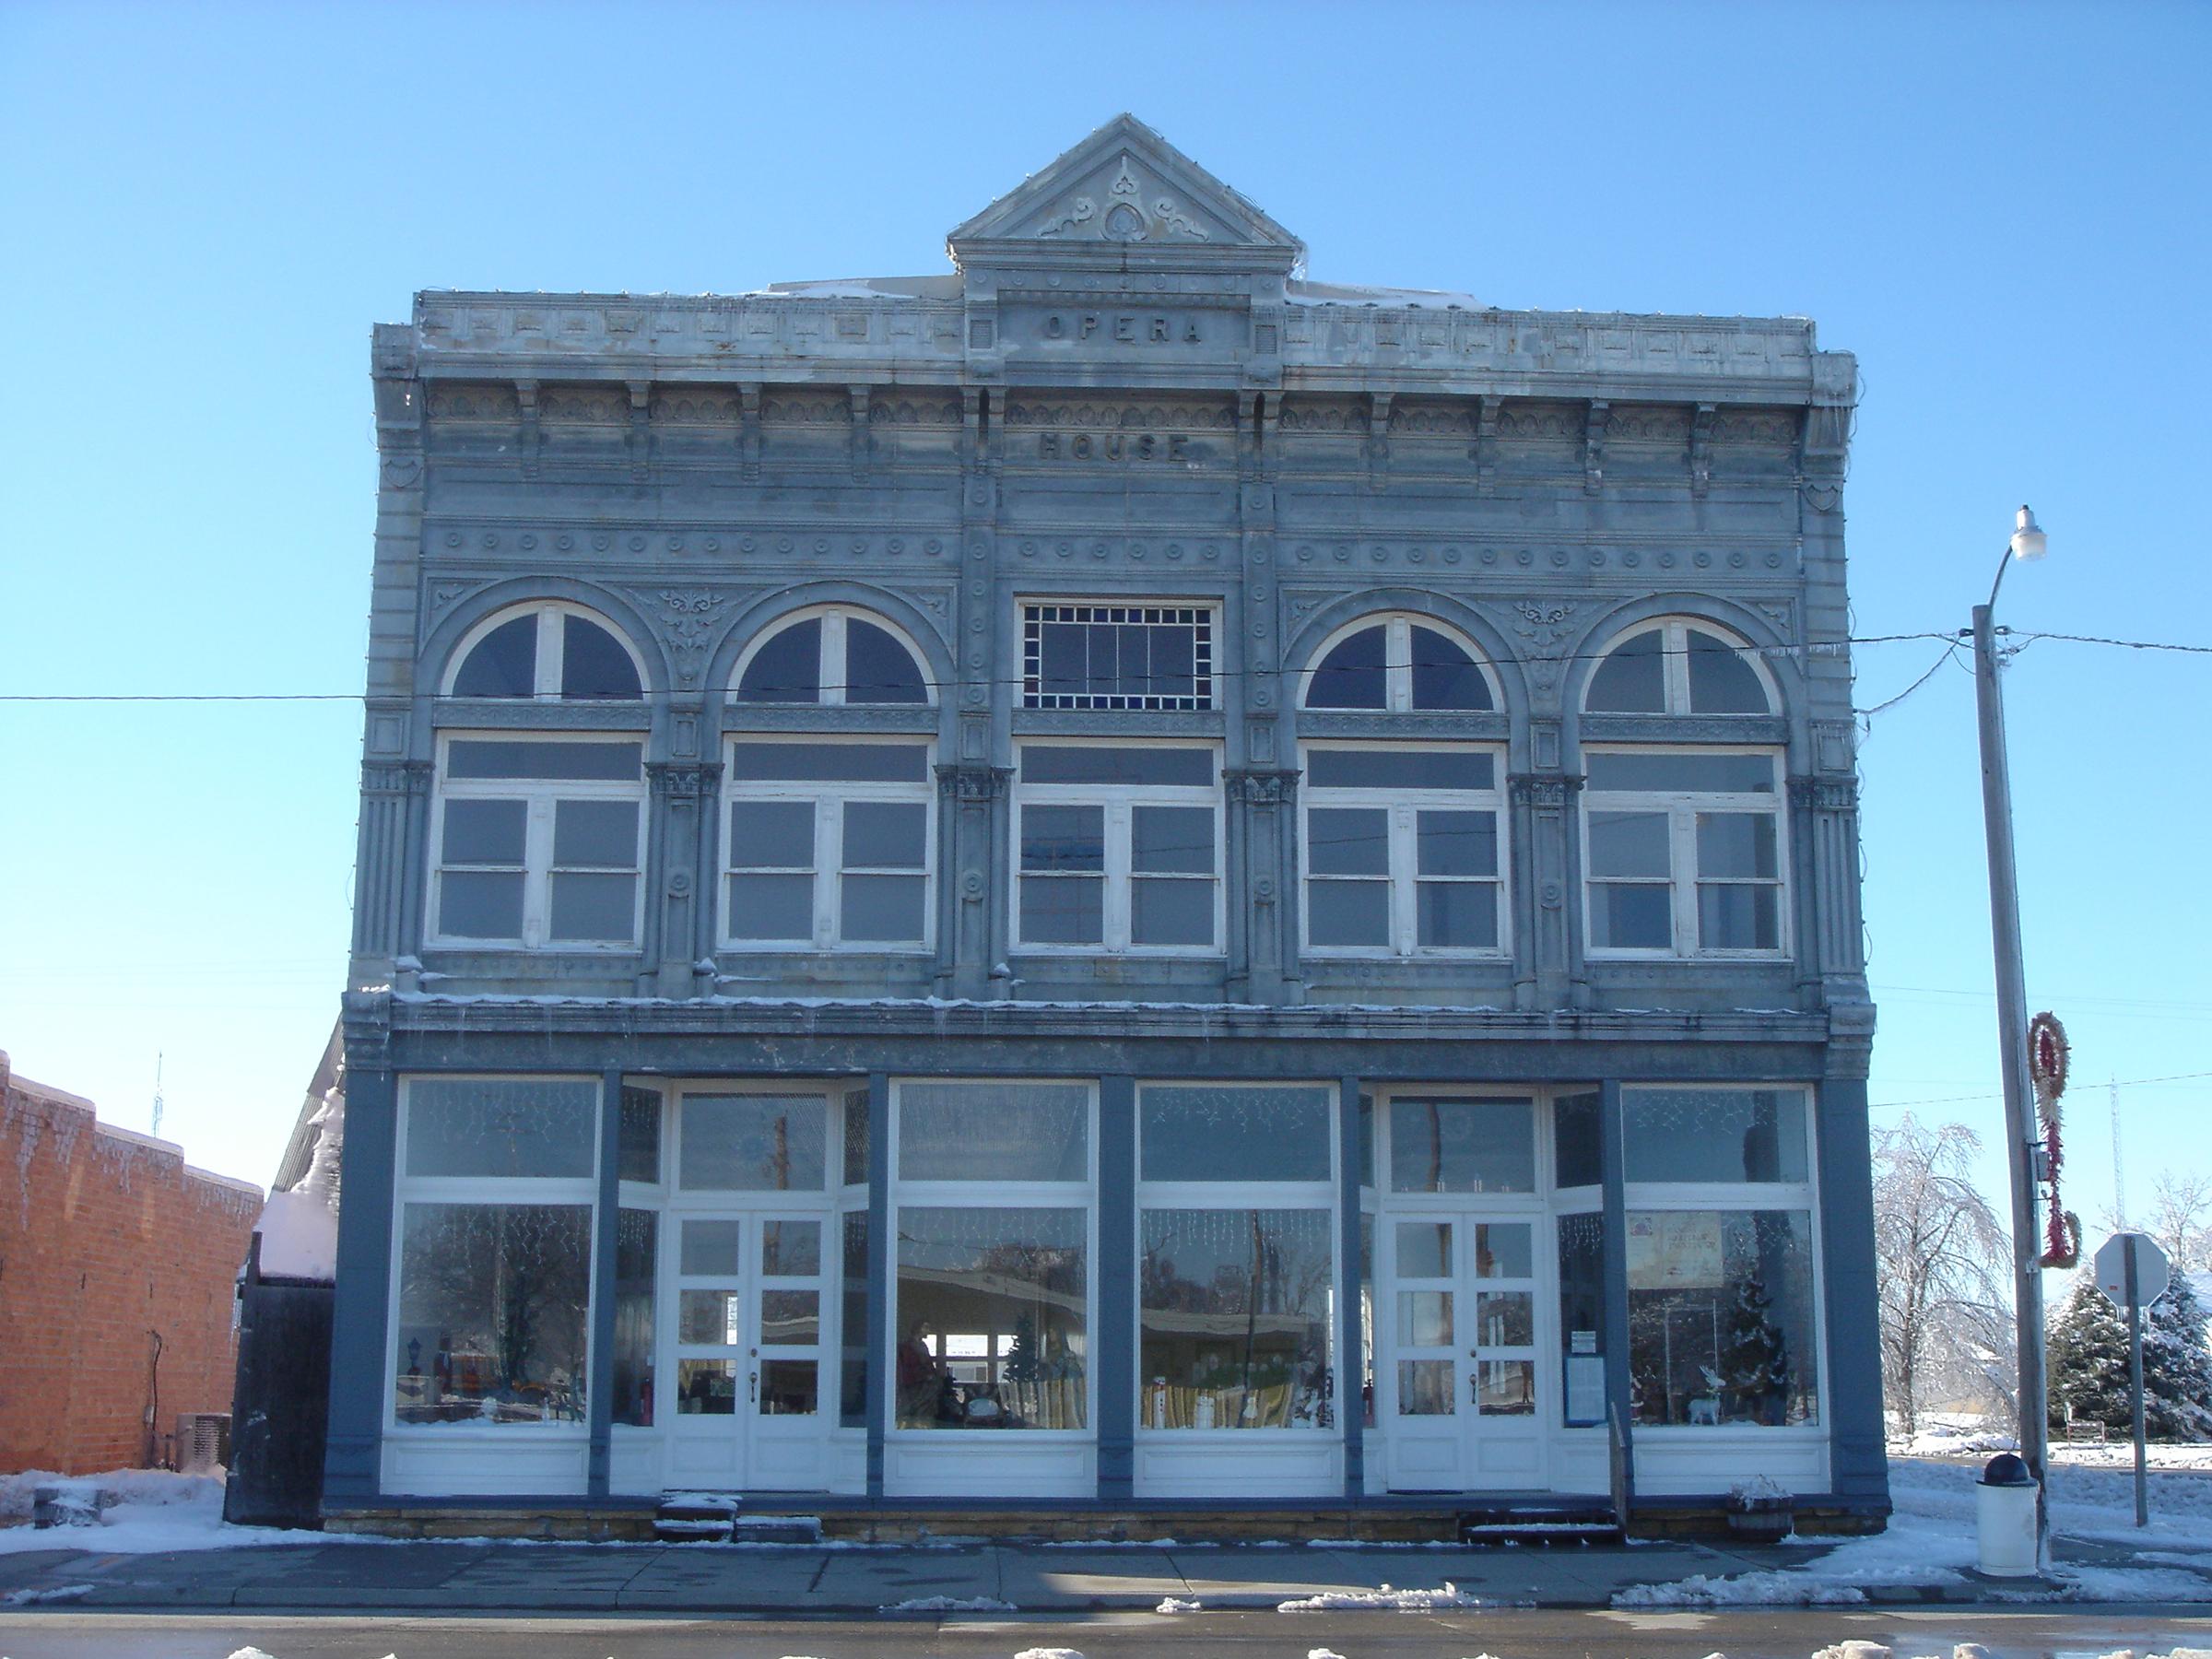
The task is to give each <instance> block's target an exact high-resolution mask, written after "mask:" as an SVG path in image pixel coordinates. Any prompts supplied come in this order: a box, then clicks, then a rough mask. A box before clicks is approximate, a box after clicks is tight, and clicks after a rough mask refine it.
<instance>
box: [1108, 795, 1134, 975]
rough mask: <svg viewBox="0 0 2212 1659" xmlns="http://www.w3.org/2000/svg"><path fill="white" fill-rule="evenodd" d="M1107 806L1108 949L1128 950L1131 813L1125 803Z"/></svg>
mask: <svg viewBox="0 0 2212 1659" xmlns="http://www.w3.org/2000/svg"><path fill="white" fill-rule="evenodd" d="M1105 806H1106V872H1105V875H1104V877H1103V878H1102V879H1103V880H1104V881H1105V883H1106V893H1105V927H1104V929H1103V931H1104V933H1105V935H1106V948H1107V949H1109V950H1126V949H1128V948H1129V910H1130V902H1129V893H1130V883H1131V877H1130V872H1129V863H1130V830H1129V823H1130V812H1129V803H1128V802H1127V801H1126V800H1110V801H1108V802H1107V803H1106V804H1105Z"/></svg>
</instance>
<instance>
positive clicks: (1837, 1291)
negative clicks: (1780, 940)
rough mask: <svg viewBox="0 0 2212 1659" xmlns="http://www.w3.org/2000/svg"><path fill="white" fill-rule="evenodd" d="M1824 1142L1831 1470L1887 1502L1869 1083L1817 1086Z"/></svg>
mask: <svg viewBox="0 0 2212 1659" xmlns="http://www.w3.org/2000/svg"><path fill="white" fill-rule="evenodd" d="M1814 1122H1815V1124H1817V1125H1818V1131H1817V1132H1818V1138H1819V1148H1820V1241H1821V1263H1820V1269H1821V1276H1822V1279H1823V1287H1822V1288H1823V1295H1822V1308H1823V1314H1824V1317H1825V1319H1826V1321H1827V1324H1828V1332H1827V1337H1828V1341H1827V1348H1828V1397H1827V1398H1826V1399H1825V1400H1822V1401H1821V1402H1820V1408H1821V1410H1822V1411H1823V1412H1824V1413H1825V1414H1826V1417H1827V1420H1828V1425H1829V1430H1828V1434H1829V1442H1828V1443H1829V1478H1830V1487H1831V1488H1832V1489H1833V1490H1834V1491H1835V1493H1836V1494H1837V1496H1839V1497H1843V1498H1855V1499H1860V1500H1874V1501H1876V1502H1877V1503H1886V1502H1887V1501H1888V1496H1889V1465H1888V1453H1887V1452H1886V1451H1885V1449H1884V1446H1883V1441H1882V1359H1881V1352H1882V1350H1881V1329H1880V1318H1881V1316H1880V1308H1879V1302H1878V1300H1877V1299H1878V1288H1877V1285H1876V1282H1875V1273H1876V1268H1875V1259H1874V1167H1873V1154H1872V1149H1871V1146H1870V1143H1869V1140H1868V1135H1867V1123H1866V1083H1865V1079H1864V1078H1839V1079H1834V1080H1831V1081H1830V1082H1827V1083H1823V1084H1822V1085H1821V1086H1820V1100H1819V1109H1818V1112H1816V1113H1815V1115H1814Z"/></svg>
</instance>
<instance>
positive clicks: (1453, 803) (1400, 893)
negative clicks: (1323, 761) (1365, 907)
mask: <svg viewBox="0 0 2212 1659" xmlns="http://www.w3.org/2000/svg"><path fill="white" fill-rule="evenodd" d="M1317 749H1335V750H1351V751H1366V752H1371V751H1374V750H1379V749H1388V750H1391V751H1394V752H1396V753H1402V754H1419V753H1430V754H1434V753H1440V752H1451V753H1455V754H1480V755H1488V756H1489V757H1490V787H1489V788H1488V789H1403V790H1400V789H1392V790H1382V789H1342V788H1330V787H1325V786H1316V785H1314V784H1312V783H1311V782H1309V783H1307V784H1306V785H1305V786H1304V787H1303V788H1301V789H1300V791H1299V809H1298V814H1299V815H1298V846H1299V866H1300V879H1299V912H1298V927H1299V939H1300V954H1301V955H1304V956H1311V957H1347V958H1355V959H1366V960H1370V961H1394V960H1399V959H1406V958H1418V957H1438V958H1449V959H1460V960H1466V959H1474V960H1492V959H1503V958H1507V957H1511V956H1512V952H1513V940H1512V905H1511V904H1509V903H1508V902H1507V901H1506V900H1507V897H1508V895H1509V894H1511V892H1512V834H1511V829H1512V826H1511V824H1510V822H1509V820H1508V819H1507V818H1506V816H1505V789H1504V774H1505V763H1506V754H1505V748H1504V746H1503V745H1501V744H1488V743H1397V742H1384V741H1375V742H1365V741H1360V740H1358V739H1346V740H1342V741H1335V740H1332V741H1328V742H1318V741H1317V742H1310V743H1306V744H1303V745H1301V746H1300V752H1301V754H1304V755H1311V754H1312V753H1313V752H1314V751H1315V750H1317ZM1306 773H1307V775H1308V776H1309V777H1311V776H1312V766H1311V765H1310V764H1309V765H1308V766H1307V768H1306ZM1316 808H1319V809H1321V810H1322V811H1324V812H1325V811H1332V810H1334V811H1371V812H1382V813H1384V814H1386V815H1387V817H1388V819H1389V825H1390V873H1389V875H1388V876H1387V877H1376V876H1368V877H1359V876H1329V875H1322V876H1319V877H1316V876H1315V874H1314V871H1313V860H1312V855H1311V853H1310V852H1309V849H1310V848H1311V847H1312V840H1311V839H1310V835H1311V830H1310V825H1311V822H1312V813H1313V811H1314V810H1315V809H1316ZM1424 809H1426V810H1429V811H1431V812H1435V811H1458V812H1488V813H1489V814H1490V816H1491V818H1492V820H1493V821H1494V823H1495V825H1496V828H1497V840H1498V871H1497V874H1496V875H1495V876H1490V877H1479V876H1431V877H1423V876H1422V875H1421V874H1420V871H1419V865H1420V842H1419V832H1420V819H1419V816H1418V815H1419V814H1420V812H1421V811H1422V810H1424ZM1316 880H1321V881H1369V882H1374V883H1377V884H1385V883H1386V884H1387V885H1388V887H1389V888H1390V943H1389V944H1387V945H1316V944H1314V943H1313V942H1312V939H1313V930H1312V889H1313V883H1314V882H1315V881H1316ZM1424 880H1428V881H1449V882H1454V883H1458V884H1460V885H1463V886H1471V885H1474V884H1475V883H1477V882H1481V881H1488V883H1489V884H1490V886H1491V887H1492V888H1494V889H1495V891H1494V892H1493V894H1492V902H1493V904H1494V905H1495V906H1496V909H1497V921H1498V943H1497V944H1495V945H1423V944H1421V943H1420V942H1419V940H1420V912H1419V898H1420V895H1419V890H1418V889H1419V887H1420V884H1421V882H1422V881H1424Z"/></svg>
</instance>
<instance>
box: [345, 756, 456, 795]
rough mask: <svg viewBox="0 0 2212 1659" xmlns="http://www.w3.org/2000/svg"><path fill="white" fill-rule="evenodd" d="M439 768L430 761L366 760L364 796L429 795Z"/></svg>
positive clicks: (363, 782) (364, 767)
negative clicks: (431, 784)
mask: <svg viewBox="0 0 2212 1659" xmlns="http://www.w3.org/2000/svg"><path fill="white" fill-rule="evenodd" d="M437 770H438V769H437V768H436V767H434V766H432V765H431V764H430V762H429V761H428V760H364V761H362V762H361V793H362V794H429V790H430V779H431V777H432V776H433V775H434V774H435V773H436V771H437Z"/></svg>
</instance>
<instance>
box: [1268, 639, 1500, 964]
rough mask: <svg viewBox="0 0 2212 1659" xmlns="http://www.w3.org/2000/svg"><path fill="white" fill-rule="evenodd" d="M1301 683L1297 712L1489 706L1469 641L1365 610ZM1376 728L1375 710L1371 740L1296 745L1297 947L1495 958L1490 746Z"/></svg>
mask: <svg viewBox="0 0 2212 1659" xmlns="http://www.w3.org/2000/svg"><path fill="white" fill-rule="evenodd" d="M1304 692H1305V696H1304V703H1305V707H1306V708H1308V709H1310V710H1314V711H1322V710H1329V711H1344V712H1362V711H1364V712H1371V713H1376V714H1381V715H1383V716H1385V717H1387V716H1388V715H1391V714H1405V713H1416V712H1463V713H1470V714H1481V713H1491V712H1495V711H1496V710H1497V708H1498V692H1497V688H1496V686H1495V685H1494V684H1493V683H1492V681H1491V679H1490V677H1489V671H1488V668H1487V667H1486V666H1485V665H1484V664H1483V662H1482V659H1481V657H1480V656H1479V655H1478V654H1477V652H1476V651H1475V649H1474V647H1473V645H1472V644H1471V643H1469V642H1468V641H1465V640H1464V639H1462V638H1460V637H1459V636H1457V635H1455V634H1453V633H1452V632H1449V631H1447V630H1446V629H1445V628H1444V627H1443V626H1442V625H1441V623H1438V622H1435V621H1433V620H1430V618H1424V617H1418V616H1410V615H1398V616H1382V617H1369V618H1363V619H1362V620H1360V621H1359V622H1356V623H1354V624H1353V625H1352V626H1350V627H1349V628H1347V629H1342V630H1341V631H1339V632H1338V633H1337V634H1335V636H1333V637H1332V638H1331V639H1330V640H1328V641H1324V643H1323V645H1322V648H1321V650H1320V652H1319V653H1317V654H1316V657H1315V660H1314V663H1313V665H1312V667H1311V668H1310V669H1308V670H1307V672H1306V684H1305V688H1304ZM1389 730H1390V727H1389V724H1388V722H1387V719H1386V720H1385V721H1384V722H1383V723H1382V724H1379V725H1377V726H1376V727H1375V728H1374V735H1372V736H1366V735H1363V736H1361V737H1359V738H1353V737H1349V736H1345V737H1336V736H1334V735H1332V736H1328V737H1322V736H1319V735H1317V736H1316V737H1315V738H1314V740H1312V741H1311V742H1308V743H1306V744H1305V745H1304V746H1303V747H1302V750H1301V756H1300V759H1301V764H1302V766H1303V770H1304V772H1305V784H1304V787H1303V788H1302V789H1301V790H1300V792H1299V806H1300V825H1301V827H1302V830H1303V852H1304V860H1305V881H1304V888H1305V892H1304V899H1305V906H1304V911H1303V919H1304V937H1305V949H1306V952H1307V954H1309V955H1312V956H1317V957H1319V956H1360V957H1395V958H1410V957H1425V956H1436V955H1492V956H1495V955H1500V954H1502V953H1503V952H1504V950H1505V948H1506V945H1507V941H1506V936H1505V913H1506V912H1505V904H1504V895H1505V839H1504V835H1503V827H1504V819H1503V812H1504V806H1505V796H1504V782H1505V780H1504V771H1505V756H1504V752H1503V749H1502V748H1501V747H1500V746H1498V745H1496V744H1483V743H1467V742H1439V741H1434V740H1427V741H1405V740H1401V739H1400V738H1398V737H1395V736H1386V735H1385V734H1386V733H1387V732H1388V731H1389ZM1425 736H1426V734H1425Z"/></svg>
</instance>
